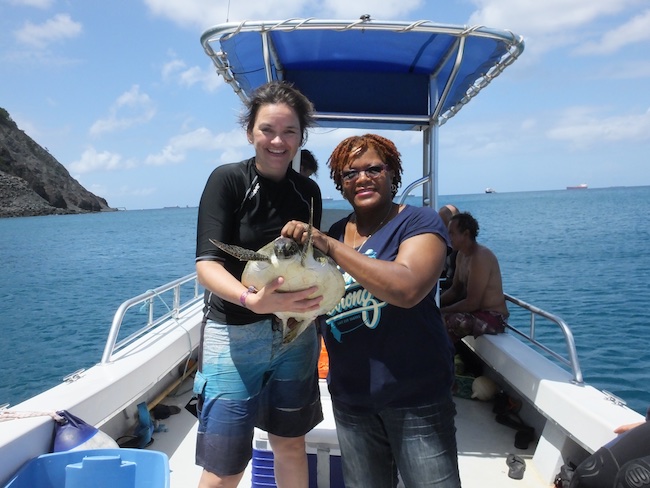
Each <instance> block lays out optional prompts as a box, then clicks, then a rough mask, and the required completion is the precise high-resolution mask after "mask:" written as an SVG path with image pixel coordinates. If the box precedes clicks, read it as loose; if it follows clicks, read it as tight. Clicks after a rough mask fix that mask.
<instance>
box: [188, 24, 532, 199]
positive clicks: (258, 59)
mask: <svg viewBox="0 0 650 488" xmlns="http://www.w3.org/2000/svg"><path fill="white" fill-rule="evenodd" d="M201 44H202V46H203V48H204V50H205V52H206V54H207V55H208V56H209V57H210V58H211V59H212V61H213V63H214V65H215V67H216V69H217V72H218V73H219V74H220V75H222V76H223V77H224V80H225V81H226V82H227V83H228V84H229V85H231V87H232V88H233V90H234V91H235V93H236V94H237V95H238V96H239V97H240V98H241V99H242V100H243V101H244V102H246V101H247V100H248V98H249V96H250V94H251V93H252V91H253V90H254V89H255V88H257V87H258V86H260V85H262V84H264V83H266V82H268V81H272V80H284V81H287V82H290V83H292V84H293V85H294V86H295V87H296V88H298V89H299V90H300V91H301V92H302V93H304V94H305V95H306V96H307V97H309V98H310V99H311V101H312V102H313V103H314V106H315V109H316V113H315V119H316V121H317V123H318V125H319V126H321V127H349V128H368V129H387V130H421V131H422V132H423V158H422V161H423V163H422V174H423V176H422V178H419V179H418V180H416V181H414V182H412V183H411V184H409V185H408V186H407V187H406V188H405V189H404V191H403V193H402V200H404V199H405V198H406V196H407V195H408V194H409V193H411V192H412V191H413V190H414V189H415V188H416V187H418V186H423V204H426V205H430V206H432V207H436V206H437V201H436V200H437V192H438V191H437V190H438V188H437V186H438V184H437V178H436V175H437V171H438V154H437V153H438V150H437V146H438V144H437V142H438V128H439V127H440V126H441V125H443V124H444V123H445V122H447V121H448V120H449V119H450V118H451V117H453V116H454V115H456V114H457V113H458V112H459V111H460V109H461V108H462V107H463V106H464V105H465V104H467V103H468V102H469V101H470V100H471V99H472V98H473V97H474V96H476V95H477V94H478V93H479V92H480V91H481V90H482V89H483V88H485V87H486V86H487V85H488V84H489V83H490V82H491V81H492V80H493V79H494V78H495V77H497V76H498V75H499V74H501V73H502V72H503V70H504V69H505V68H506V67H508V66H509V65H510V64H512V63H513V62H514V61H515V60H516V59H517V57H518V56H519V55H520V54H521V53H522V51H523V49H524V41H523V38H522V37H521V36H517V35H515V34H514V33H512V32H510V31H505V30H495V29H489V28H486V27H481V26H473V27H468V26H453V25H446V24H439V23H434V22H431V21H427V20H420V21H416V22H404V21H376V20H371V19H370V16H362V17H361V18H360V19H359V20H353V21H350V20H319V19H313V18H309V19H289V20H284V21H244V22H241V23H226V24H220V25H217V26H215V27H213V28H211V29H208V30H207V31H205V32H204V33H203V35H202V36H201Z"/></svg>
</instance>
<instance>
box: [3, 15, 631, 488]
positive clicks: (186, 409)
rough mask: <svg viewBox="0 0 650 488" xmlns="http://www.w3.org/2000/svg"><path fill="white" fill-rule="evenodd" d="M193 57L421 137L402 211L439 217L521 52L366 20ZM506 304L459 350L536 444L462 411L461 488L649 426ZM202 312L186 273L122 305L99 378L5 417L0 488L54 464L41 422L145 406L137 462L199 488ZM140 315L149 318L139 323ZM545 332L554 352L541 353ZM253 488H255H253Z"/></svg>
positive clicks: (274, 27)
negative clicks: (625, 428) (408, 204)
mask: <svg viewBox="0 0 650 488" xmlns="http://www.w3.org/2000/svg"><path fill="white" fill-rule="evenodd" d="M201 44H202V47H203V49H204V51H205V52H206V54H207V55H208V56H209V58H210V59H211V60H212V62H213V63H214V65H215V67H216V69H217V71H218V73H219V74H220V75H221V76H223V78H224V80H225V81H226V82H227V83H228V84H229V85H230V86H231V87H232V89H233V90H234V92H235V93H236V94H237V95H238V96H239V97H240V98H241V99H242V100H246V99H247V98H248V96H249V95H250V93H251V91H252V90H254V89H255V88H256V87H257V86H259V85H261V84H263V83H265V82H267V81H268V80H275V79H282V80H287V81H289V82H291V83H293V84H294V85H295V86H296V87H297V88H298V89H300V90H301V91H302V92H303V93H305V94H306V95H307V96H308V97H310V98H311V99H312V101H313V102H314V104H315V107H316V108H317V114H316V120H317V122H318V125H319V126H321V127H345V128H361V129H364V130H381V129H392V130H405V131H416V132H419V133H421V134H422V146H423V151H422V155H423V156H422V157H423V161H418V162H414V163H413V164H416V165H417V167H418V168H423V170H422V176H421V177H419V178H418V179H416V180H415V181H412V182H410V183H409V184H408V185H406V186H405V187H404V189H403V192H402V194H401V196H400V197H399V198H400V199H401V201H402V202H403V201H404V199H405V198H406V197H408V196H409V195H415V194H416V193H417V192H418V191H419V190H421V201H422V204H423V205H429V206H431V207H434V208H436V207H437V200H438V195H437V187H438V181H437V178H438V174H439V173H438V164H439V161H438V132H439V130H440V128H441V127H442V126H443V125H444V124H446V123H447V122H449V121H450V120H451V119H452V118H453V117H454V115H456V114H457V113H458V112H459V111H460V110H461V109H462V108H463V107H464V106H465V104H467V103H469V102H470V101H471V100H472V99H473V98H474V97H475V96H476V95H478V94H479V93H480V92H481V91H483V89H485V88H486V87H487V86H489V84H490V83H492V82H493V81H494V80H495V78H497V77H498V76H499V75H500V74H501V73H502V72H503V70H504V69H506V68H507V67H508V66H509V65H510V64H512V63H513V62H514V61H515V60H516V59H517V58H518V57H519V55H520V54H521V53H522V52H523V50H524V41H523V39H522V37H520V36H518V35H516V34H514V33H512V32H510V31H507V30H498V29H493V28H487V27H482V26H454V25H448V24H440V23H435V22H431V21H426V20H423V21H417V22H404V21H378V20H374V19H372V18H370V16H363V17H362V18H360V19H356V20H350V21H344V20H319V19H312V18H309V19H289V20H284V21H246V22H241V23H225V24H220V25H217V26H215V27H213V28H211V29H209V30H207V31H206V32H204V33H203V35H202V36H201ZM418 198H419V195H418ZM154 285H155V284H152V286H154ZM506 299H507V300H508V302H509V305H510V307H511V311H513V310H515V309H516V310H517V312H518V313H512V315H511V323H510V324H509V325H508V328H507V331H506V332H505V333H503V334H499V335H495V336H491V335H484V336H481V337H478V338H472V337H466V338H464V339H463V341H462V344H463V347H464V348H465V349H466V351H467V353H468V354H469V355H471V358H473V360H474V361H476V363H477V364H478V365H480V367H481V371H482V373H481V375H482V376H485V377H487V378H489V379H490V380H491V381H492V382H494V383H496V384H497V385H498V388H499V389H500V390H502V392H503V394H504V395H507V396H508V397H509V398H511V399H513V401H514V403H515V404H517V405H518V408H517V410H518V412H517V415H518V418H519V419H520V420H521V422H522V423H525V424H526V425H527V426H529V427H530V428H532V429H534V430H529V432H530V433H531V434H532V435H530V436H529V437H530V438H529V439H528V440H529V441H530V442H529V443H528V442H527V443H526V445H521V443H518V446H515V445H514V444H513V442H514V438H515V430H513V429H512V428H511V427H510V426H508V425H503V424H502V423H499V422H496V421H495V414H494V412H493V408H494V405H493V402H490V401H480V400H475V399H474V400H473V399H470V398H466V396H468V395H459V396H457V397H456V408H457V411H458V414H457V418H456V427H457V439H458V456H459V465H460V472H461V478H462V483H463V486H464V487H466V488H473V487H481V488H492V487H508V486H511V485H512V486H517V487H519V488H537V487H548V486H550V485H551V484H552V482H553V479H554V478H555V476H556V475H557V473H558V472H559V471H560V469H561V467H562V466H563V465H565V464H568V463H575V464H577V463H579V462H580V461H581V460H582V459H584V458H585V457H587V456H588V455H589V454H590V453H592V452H594V451H595V450H596V449H598V448H599V447H601V446H602V445H603V444H605V443H607V442H608V441H610V440H611V439H612V438H613V437H614V434H613V430H614V428H615V427H617V426H619V425H621V424H627V423H632V422H636V421H641V420H642V419H643V417H642V416H641V415H640V414H639V413H637V412H635V411H633V410H632V409H630V408H628V407H627V406H626V405H625V402H624V401H622V400H621V399H618V398H616V397H615V396H613V395H612V394H610V393H608V392H605V391H600V390H598V389H596V388H594V387H593V386H590V385H588V384H586V383H585V381H584V379H583V373H582V370H581V367H580V361H579V358H578V354H577V350H576V345H575V341H574V338H573V335H572V333H571V328H570V327H569V325H568V324H566V323H565V322H564V320H562V319H561V318H560V317H558V316H556V315H554V314H553V313H552V312H550V311H546V310H543V309H541V308H539V307H537V306H535V305H534V304H529V303H527V302H526V301H524V300H522V299H520V298H517V297H515V296H512V295H509V294H506ZM202 302H203V298H202V290H201V287H200V285H199V283H198V282H197V278H196V275H195V274H190V275H188V276H185V277H181V278H178V279H176V280H174V281H171V282H170V283H167V284H164V285H162V286H159V287H158V288H154V289H152V290H148V291H146V292H144V293H143V294H141V295H138V296H136V297H132V298H129V299H127V300H126V301H125V302H124V303H123V304H122V305H121V306H120V307H119V308H118V310H117V311H116V313H115V317H114V318H113V321H112V323H111V325H110V327H109V328H108V331H107V339H106V343H105V345H104V350H103V354H102V357H101V358H100V360H99V362H98V364H96V365H95V366H92V367H90V368H88V369H86V370H80V371H76V372H73V373H71V374H70V375H69V376H68V377H66V378H65V379H64V381H63V382H62V383H61V384H59V385H57V386H55V387H53V388H51V389H49V390H47V391H45V392H43V393H41V394H39V395H36V396H34V397H32V398H29V399H28V400H26V401H24V402H22V403H20V404H18V405H15V406H9V407H7V406H6V407H4V408H3V409H2V411H0V417H1V418H2V419H3V420H6V421H4V422H0V459H2V463H0V483H3V484H4V483H7V482H9V481H10V480H12V477H14V476H15V475H16V473H17V472H19V470H20V469H21V467H22V466H25V465H26V463H29V462H30V460H33V459H39V457H40V456H43V455H45V454H46V453H48V452H49V451H50V449H51V446H52V437H53V420H52V419H51V418H50V416H49V415H48V414H47V413H48V412H52V411H61V410H66V411H68V412H70V413H72V414H74V415H76V416H77V417H79V418H81V419H83V420H84V421H85V422H86V423H88V424H90V425H91V426H94V427H96V428H98V429H99V430H100V431H101V432H102V433H104V434H106V435H108V436H110V437H111V438H113V439H122V438H124V437H125V436H129V435H133V433H134V429H136V428H137V427H138V425H139V424H138V422H139V417H138V412H139V409H138V406H142V405H143V403H144V404H145V406H146V407H147V410H146V411H154V410H155V407H156V406H158V405H166V406H177V407H179V413H177V414H175V415H171V416H170V417H169V418H167V419H165V420H162V421H161V422H162V423H164V427H165V429H162V430H160V431H158V432H154V434H153V439H154V442H153V444H151V445H150V446H148V447H146V449H149V450H156V451H159V452H162V453H164V454H165V455H166V456H167V458H168V460H169V469H170V484H171V486H172V487H187V486H197V484H198V479H199V476H200V473H201V469H200V468H198V467H197V466H196V465H195V464H194V450H195V438H196V429H197V420H196V417H195V416H194V415H193V413H192V405H193V401H192V397H193V394H192V391H191V390H192V375H193V372H194V371H195V369H196V360H197V359H196V358H197V347H198V344H199V337H200V329H201V318H202V309H203V303H202ZM143 307H144V308H145V310H146V311H147V313H146V316H145V318H144V319H143V318H141V317H142V314H136V315H135V316H133V311H134V310H141V309H142V308H143ZM514 317H518V318H517V319H515V318H514ZM541 331H544V332H545V334H544V335H543V336H544V337H547V336H548V335H551V336H552V337H554V338H556V339H557V342H556V343H559V344H560V346H559V347H557V346H556V347H552V346H549V345H548V343H547V341H546V339H545V340H544V342H542V341H541V340H540V339H538V337H539V336H540V335H542V334H540V332H541ZM547 331H548V334H546V332H547ZM468 378H469V379H468ZM461 380H463V376H462V375H459V376H458V378H457V383H458V385H461V386H462V384H464V386H463V388H462V389H460V390H459V391H461V390H466V389H467V385H468V384H469V383H470V382H471V384H469V387H470V388H471V387H473V386H474V380H473V379H472V378H471V377H465V378H464V381H461ZM320 386H321V395H322V400H323V401H322V403H323V409H324V416H325V420H324V421H323V422H322V423H321V424H319V425H318V426H316V427H315V428H314V430H313V431H312V432H310V433H309V434H308V435H307V449H308V454H309V460H310V473H312V485H311V486H318V487H321V488H322V487H326V486H333V487H340V486H342V482H341V480H340V476H339V475H338V474H337V473H338V471H337V469H339V471H340V451H338V444H337V440H336V428H335V425H334V422H333V419H332V413H331V401H330V399H329V394H328V391H327V385H326V383H325V380H321V385H320ZM140 411H142V410H140ZM10 418H11V419H12V420H8V419H10ZM165 430H166V431H165ZM253 447H254V455H253V459H252V461H251V463H250V465H249V467H248V469H247V471H246V474H245V476H244V479H243V481H242V483H241V484H240V486H243V487H247V486H275V483H274V479H273V474H272V473H273V471H272V462H273V460H272V454H270V451H269V448H268V439H267V438H266V436H265V433H263V432H259V431H256V433H255V436H254V440H253ZM511 454H516V455H517V456H519V457H520V458H521V459H522V460H523V463H524V464H525V473H524V477H523V479H521V480H516V479H512V478H510V477H509V476H508V471H509V467H508V464H507V462H508V460H509V459H511V458H510V456H509V455H511ZM269 464H270V466H271V467H270V468H269ZM314 466H315V467H314ZM328 466H329V469H328ZM337 467H338V468H337ZM264 469H266V471H265V473H266V474H262V475H260V471H264ZM256 476H263V477H264V482H263V483H262V482H259V483H257V481H256V478H255V477H256Z"/></svg>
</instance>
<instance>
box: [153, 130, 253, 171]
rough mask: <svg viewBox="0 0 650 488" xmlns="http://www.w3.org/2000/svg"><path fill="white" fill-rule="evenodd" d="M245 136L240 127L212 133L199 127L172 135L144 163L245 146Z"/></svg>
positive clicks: (174, 160)
mask: <svg viewBox="0 0 650 488" xmlns="http://www.w3.org/2000/svg"><path fill="white" fill-rule="evenodd" d="M247 144H248V143H247V142H246V138H245V137H244V133H243V131H242V130H240V129H235V130H232V131H230V132H222V133H220V134H213V133H212V132H211V131H210V130H209V129H206V128H205V127H201V128H199V129H196V130H194V131H192V132H187V133H184V134H180V135H178V136H175V137H172V138H171V139H170V140H169V142H168V143H167V145H165V147H164V148H163V149H162V150H161V151H160V152H159V153H157V154H150V155H149V156H147V157H146V159H145V164H150V165H154V166H162V165H166V164H177V163H180V162H183V161H185V159H186V157H187V153H188V152H190V151H196V150H198V151H224V150H232V149H235V148H239V147H243V146H246V145H247Z"/></svg>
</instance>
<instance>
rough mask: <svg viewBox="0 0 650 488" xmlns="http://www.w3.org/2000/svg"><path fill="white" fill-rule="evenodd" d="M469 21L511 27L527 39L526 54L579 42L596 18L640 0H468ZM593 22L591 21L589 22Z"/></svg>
mask: <svg viewBox="0 0 650 488" xmlns="http://www.w3.org/2000/svg"><path fill="white" fill-rule="evenodd" d="M471 1H472V3H473V4H474V5H476V6H477V8H478V10H477V11H476V12H474V14H472V15H471V17H470V21H469V23H470V24H479V25H487V26H490V27H498V28H502V29H511V30H512V31H514V32H515V33H517V34H519V35H522V36H524V38H525V39H526V50H527V51H528V57H531V55H532V57H536V56H537V55H538V54H540V53H542V52H545V51H549V50H552V49H555V48H558V47H567V46H569V47H573V46H581V45H583V44H584V43H585V42H586V40H587V36H593V32H591V31H587V30H586V29H585V28H586V27H590V28H593V27H594V26H595V24H593V23H594V22H595V21H596V20H598V19H601V18H606V17H611V16H614V15H620V14H622V13H623V12H625V11H626V9H629V8H631V7H634V6H635V5H638V4H639V3H640V1H639V0H607V1H596V2H594V1H593V0H544V1H534V0H528V1H522V0H471ZM590 24H593V25H590Z"/></svg>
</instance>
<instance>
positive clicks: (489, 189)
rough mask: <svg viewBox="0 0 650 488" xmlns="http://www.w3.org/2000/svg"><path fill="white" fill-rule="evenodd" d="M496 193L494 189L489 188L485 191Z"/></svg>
mask: <svg viewBox="0 0 650 488" xmlns="http://www.w3.org/2000/svg"><path fill="white" fill-rule="evenodd" d="M496 192H497V191H496V190H495V189H494V188H490V187H489V186H488V187H487V188H486V189H485V193H496Z"/></svg>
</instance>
